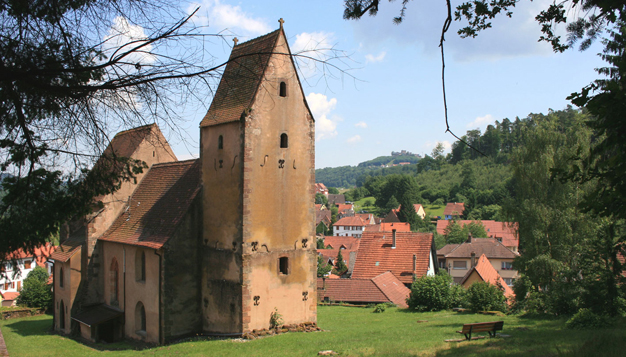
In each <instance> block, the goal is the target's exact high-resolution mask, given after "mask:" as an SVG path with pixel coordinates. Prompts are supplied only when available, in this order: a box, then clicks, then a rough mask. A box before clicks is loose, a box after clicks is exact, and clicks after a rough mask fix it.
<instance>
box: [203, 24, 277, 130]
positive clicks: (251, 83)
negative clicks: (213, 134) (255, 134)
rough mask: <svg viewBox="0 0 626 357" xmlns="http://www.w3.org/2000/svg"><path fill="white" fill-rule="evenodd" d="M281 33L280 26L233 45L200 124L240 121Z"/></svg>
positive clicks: (252, 99)
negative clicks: (207, 109)
mask: <svg viewBox="0 0 626 357" xmlns="http://www.w3.org/2000/svg"><path fill="white" fill-rule="evenodd" d="M280 33H281V30H280V29H278V30H276V31H274V32H270V33H268V34H267V35H264V36H261V37H257V38H255V39H252V40H250V41H247V42H243V43H240V44H237V45H236V46H235V47H234V48H233V50H232V52H231V53H230V58H229V59H228V61H229V62H228V64H227V65H226V69H224V74H223V75H222V79H221V81H220V84H219V86H218V87H217V91H216V93H215V96H214V97H213V101H212V102H211V106H210V107H209V111H208V112H207V114H206V115H205V116H204V118H203V119H202V121H201V122H200V127H205V126H210V125H217V124H223V123H229V122H233V121H238V120H240V118H241V115H242V114H243V112H244V111H245V110H246V109H248V108H250V107H251V105H252V102H253V101H254V97H255V95H256V93H257V89H258V87H259V84H260V83H261V79H262V78H263V74H264V73H265V69H266V68H267V64H268V63H269V60H270V57H271V55H272V52H273V51H274V48H275V46H276V41H277V40H278V37H279V35H280Z"/></svg>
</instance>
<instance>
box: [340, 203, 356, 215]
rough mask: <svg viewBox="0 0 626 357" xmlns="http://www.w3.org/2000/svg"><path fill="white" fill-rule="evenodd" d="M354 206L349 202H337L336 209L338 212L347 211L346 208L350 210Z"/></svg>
mask: <svg viewBox="0 0 626 357" xmlns="http://www.w3.org/2000/svg"><path fill="white" fill-rule="evenodd" d="M353 207H354V206H352V205H351V204H349V203H348V204H343V203H339V204H337V211H338V212H339V213H341V212H343V211H347V210H351V209H352V208H353Z"/></svg>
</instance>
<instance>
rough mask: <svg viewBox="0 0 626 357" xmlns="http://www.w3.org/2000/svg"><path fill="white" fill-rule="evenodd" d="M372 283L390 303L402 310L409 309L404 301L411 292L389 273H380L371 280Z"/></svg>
mask: <svg viewBox="0 0 626 357" xmlns="http://www.w3.org/2000/svg"><path fill="white" fill-rule="evenodd" d="M372 281H373V282H374V284H376V286H377V287H378V288H379V289H380V290H381V291H382V292H383V294H385V296H387V298H388V299H389V300H390V301H391V302H392V303H394V304H396V305H398V306H399V307H403V308H407V307H409V305H407V303H406V299H407V298H408V297H409V294H411V290H410V289H409V288H407V287H406V286H404V284H402V282H401V281H400V280H398V278H396V277H395V275H393V274H391V272H385V273H382V274H380V275H379V276H377V277H374V278H372Z"/></svg>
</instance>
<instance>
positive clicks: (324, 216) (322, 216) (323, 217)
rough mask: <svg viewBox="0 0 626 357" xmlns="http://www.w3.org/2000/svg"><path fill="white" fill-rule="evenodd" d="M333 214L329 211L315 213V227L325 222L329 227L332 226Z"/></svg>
mask: <svg viewBox="0 0 626 357" xmlns="http://www.w3.org/2000/svg"><path fill="white" fill-rule="evenodd" d="M331 217H332V213H331V212H330V211H329V210H327V209H326V210H323V211H315V226H317V225H319V224H320V222H322V221H323V222H325V223H326V225H327V226H329V225H330V222H331Z"/></svg>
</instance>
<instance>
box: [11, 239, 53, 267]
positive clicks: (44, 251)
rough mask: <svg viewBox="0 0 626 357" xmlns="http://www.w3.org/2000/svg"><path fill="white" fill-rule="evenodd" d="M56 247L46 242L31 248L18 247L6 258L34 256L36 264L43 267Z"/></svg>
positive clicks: (15, 258)
mask: <svg viewBox="0 0 626 357" xmlns="http://www.w3.org/2000/svg"><path fill="white" fill-rule="evenodd" d="M56 249H57V246H54V245H52V244H50V243H46V244H45V245H43V246H39V247H36V248H34V249H33V250H32V251H31V250H24V249H18V250H16V251H15V252H13V253H11V254H9V255H8V256H7V260H17V259H24V258H31V257H34V258H35V262H36V263H37V265H38V266H40V267H42V268H45V267H46V261H47V260H48V258H49V257H50V256H51V255H52V254H53V253H54V251H55V250H56Z"/></svg>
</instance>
